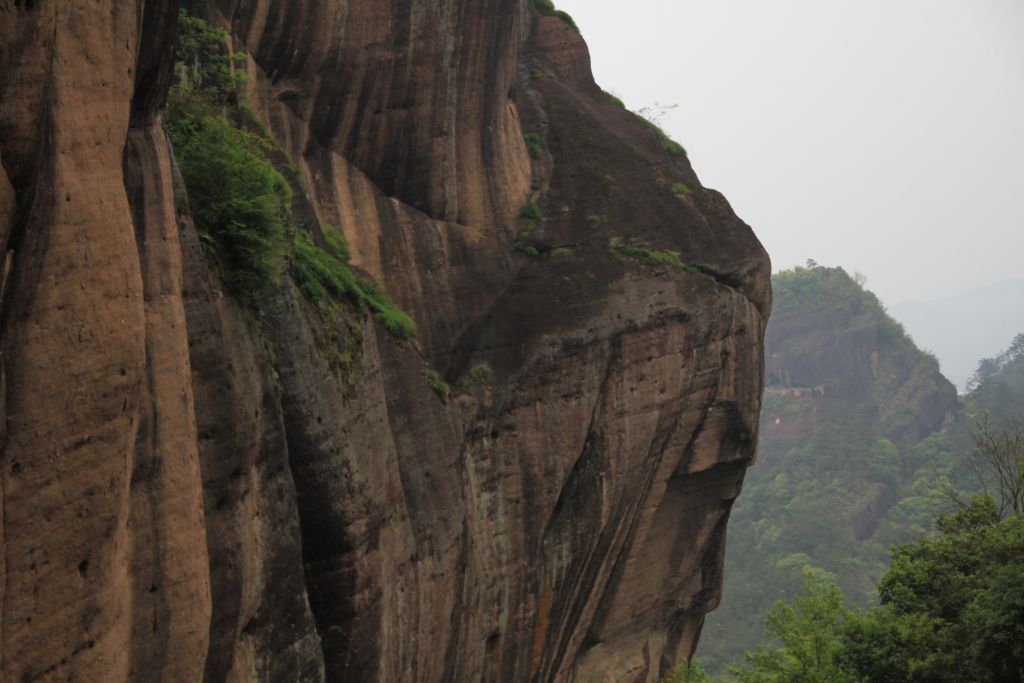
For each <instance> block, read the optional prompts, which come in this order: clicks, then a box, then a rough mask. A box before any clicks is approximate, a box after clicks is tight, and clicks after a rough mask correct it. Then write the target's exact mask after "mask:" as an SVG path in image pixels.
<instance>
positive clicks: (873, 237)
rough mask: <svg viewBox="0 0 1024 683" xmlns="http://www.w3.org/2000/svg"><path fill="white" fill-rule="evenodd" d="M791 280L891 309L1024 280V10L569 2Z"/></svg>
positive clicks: (595, 47) (1018, 6)
mask: <svg viewBox="0 0 1024 683" xmlns="http://www.w3.org/2000/svg"><path fill="white" fill-rule="evenodd" d="M556 4H557V5H558V7H559V9H564V10H566V11H568V12H569V13H570V14H572V16H573V17H574V19H575V20H576V23H577V24H578V25H579V26H580V29H581V30H582V32H583V35H584V37H585V38H586V39H587V43H588V44H589V46H590V51H591V56H592V59H593V65H594V73H595V76H596V77H597V81H598V83H599V84H601V86H602V87H604V88H605V89H606V90H610V91H613V92H615V93H616V94H617V95H619V96H620V97H621V98H622V99H623V100H625V102H626V106H628V107H629V108H630V109H634V110H636V109H639V108H641V107H643V106H645V105H651V104H653V103H654V102H659V103H661V104H678V105H679V106H678V107H677V108H675V109H673V110H670V111H669V112H668V113H667V114H666V116H665V118H664V119H663V122H662V123H663V127H664V128H665V129H666V131H667V132H668V133H669V134H670V135H671V136H672V137H673V138H675V139H676V140H678V141H679V142H680V143H682V144H683V145H684V146H685V147H686V149H687V150H688V151H689V154H690V159H691V160H692V161H693V165H694V168H695V169H696V171H697V173H698V174H699V175H700V177H701V180H702V182H703V183H704V184H705V185H707V186H709V187H714V188H716V189H719V190H721V191H722V192H723V193H724V194H725V195H726V197H728V198H729V201H730V202H731V203H732V205H733V208H734V209H735V210H736V212H737V213H738V214H739V215H740V216H741V217H742V218H743V219H744V220H746V221H747V222H748V223H750V225H751V226H753V228H754V230H755V231H756V232H757V234H758V236H759V237H760V238H761V241H762V242H763V243H764V244H765V246H766V247H767V249H768V251H769V253H770V254H771V256H772V262H773V264H774V266H775V268H776V270H778V269H781V268H786V267H791V266H793V265H797V264H802V263H803V262H804V260H805V259H807V258H814V259H816V260H817V261H818V262H820V263H822V264H826V265H841V266H843V267H845V268H846V269H847V270H849V271H851V272H852V271H854V270H859V271H861V272H863V273H864V274H865V275H866V276H867V277H868V287H869V288H870V289H872V290H874V291H875V292H876V293H877V294H878V295H879V296H880V297H881V298H882V300H883V302H884V303H886V304H895V303H898V302H901V301H905V300H917V299H935V298H939V297H945V296H949V295H952V294H956V293H958V292H963V291H966V290H969V289H973V288H975V287H978V286H981V285H987V284H991V283H994V282H997V281H1000V280H1005V279H1010V278H1019V277H1022V276H1024V1H1022V0H856V1H853V0H631V1H630V2H623V0H556Z"/></svg>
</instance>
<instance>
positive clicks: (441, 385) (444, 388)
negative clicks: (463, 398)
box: [423, 370, 451, 399]
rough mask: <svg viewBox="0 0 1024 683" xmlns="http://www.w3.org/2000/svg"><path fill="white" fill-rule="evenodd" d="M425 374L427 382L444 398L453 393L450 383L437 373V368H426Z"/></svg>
mask: <svg viewBox="0 0 1024 683" xmlns="http://www.w3.org/2000/svg"><path fill="white" fill-rule="evenodd" d="M423 376H424V377H425V378H426V379H427V383H428V384H430V386H431V388H432V389H433V390H434V392H435V393H436V394H437V395H438V396H440V397H441V398H443V399H447V398H448V395H449V394H450V393H451V388H450V387H449V386H448V383H447V382H445V381H444V380H443V379H441V375H439V374H437V371H435V370H426V371H425V372H424V373H423Z"/></svg>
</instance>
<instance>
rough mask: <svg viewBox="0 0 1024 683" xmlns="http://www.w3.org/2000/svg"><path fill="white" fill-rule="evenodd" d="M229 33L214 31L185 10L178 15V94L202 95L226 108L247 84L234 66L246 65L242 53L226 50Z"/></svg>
mask: <svg viewBox="0 0 1024 683" xmlns="http://www.w3.org/2000/svg"><path fill="white" fill-rule="evenodd" d="M227 39H228V32H227V31H225V30H224V29H220V28H214V27H212V26H210V25H209V24H207V23H206V22H205V21H203V20H202V19H199V18H197V17H193V16H191V15H190V14H189V13H188V12H186V11H185V10H183V9H182V10H179V11H178V42H177V44H176V45H175V65H174V66H175V77H176V85H175V87H176V88H177V89H178V94H179V96H180V94H181V93H182V92H183V91H185V92H197V93H201V94H202V97H203V98H204V99H207V100H209V101H212V102H214V103H215V104H218V105H221V106H223V105H225V104H227V103H228V102H229V101H231V100H233V99H234V98H235V94H236V92H237V91H238V88H239V86H241V85H242V84H244V83H245V82H246V76H245V74H244V73H242V72H239V71H236V70H235V68H234V65H235V64H236V63H238V62H244V61H245V55H244V54H243V53H241V52H235V53H230V52H228V50H227Z"/></svg>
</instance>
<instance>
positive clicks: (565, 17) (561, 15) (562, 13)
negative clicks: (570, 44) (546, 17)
mask: <svg viewBox="0 0 1024 683" xmlns="http://www.w3.org/2000/svg"><path fill="white" fill-rule="evenodd" d="M555 16H556V17H558V18H559V19H561V20H562V21H564V22H565V23H567V24H569V27H570V28H571V29H572V30H573V31H576V33H579V32H580V27H579V26H577V25H576V22H575V21H573V18H572V16H570V14H569V13H568V12H565V11H563V10H560V9H558V10H555Z"/></svg>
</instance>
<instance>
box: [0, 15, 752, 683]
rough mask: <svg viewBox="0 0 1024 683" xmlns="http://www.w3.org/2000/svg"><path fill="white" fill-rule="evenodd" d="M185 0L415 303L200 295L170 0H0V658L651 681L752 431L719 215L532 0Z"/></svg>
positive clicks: (305, 178) (746, 256) (744, 275)
mask: <svg viewBox="0 0 1024 683" xmlns="http://www.w3.org/2000/svg"><path fill="white" fill-rule="evenodd" d="M192 4H193V5H196V4H197V3H192ZM198 4H199V5H200V6H199V7H198V8H197V7H193V11H196V12H199V13H201V14H203V16H205V17H206V18H207V19H209V20H210V21H211V22H213V23H216V24H219V25H222V26H224V27H225V28H228V29H229V31H230V34H231V42H232V48H233V49H235V50H238V51H241V52H244V53H245V54H246V55H247V59H248V63H247V69H248V71H249V76H250V78H249V81H248V84H247V86H246V90H247V93H246V97H247V100H248V102H249V103H250V105H251V106H252V108H253V109H254V110H255V112H256V113H257V115H258V116H259V117H260V118H262V119H263V121H264V122H265V124H266V125H267V126H268V129H269V130H270V132H271V134H272V136H273V137H274V138H275V139H276V140H277V141H278V142H279V143H280V145H281V146H282V147H283V149H284V150H285V151H286V152H287V153H288V155H289V156H290V157H291V160H292V162H293V163H294V166H295V167H296V168H297V170H298V173H299V178H298V180H297V182H296V189H297V190H298V191H297V192H296V199H295V206H294V207H293V208H294V212H295V213H296V216H297V219H298V222H299V223H300V225H317V224H321V223H326V224H332V225H336V226H338V227H339V228H340V229H341V230H342V232H343V233H344V234H345V236H346V237H347V238H348V240H349V242H350V244H351V246H352V253H353V264H354V265H355V266H358V267H359V268H361V269H362V270H363V271H365V272H366V273H367V274H369V275H371V276H373V277H375V278H376V279H377V280H378V281H379V282H380V283H382V284H383V285H384V286H385V287H386V289H387V290H388V291H389V292H390V294H391V295H392V297H393V298H394V299H395V300H396V301H397V302H398V303H399V304H400V305H401V306H402V307H403V308H404V309H405V310H406V311H407V312H409V314H410V315H412V316H413V318H414V319H415V322H416V324H417V327H418V330H419V332H418V334H417V337H416V339H415V341H412V342H410V341H398V340H395V339H393V338H392V337H391V336H389V335H388V334H387V332H385V331H384V330H383V328H381V327H380V326H379V325H378V324H377V323H376V322H375V321H374V318H373V317H372V316H370V315H369V314H368V313H367V312H365V311H357V310H350V311H348V312H346V313H339V314H338V315H337V316H334V317H332V318H330V319H327V320H324V319H323V318H322V317H318V316H317V315H316V314H315V313H314V312H313V311H311V309H310V307H309V305H308V304H307V303H305V302H304V300H303V299H302V297H301V295H300V294H298V292H297V290H296V288H295V287H294V285H293V284H292V282H291V280H290V278H289V277H287V276H285V277H284V278H283V279H282V281H281V283H280V285H278V286H276V287H273V288H271V289H272V291H268V292H266V293H264V294H263V295H262V296H261V300H262V303H261V305H260V307H259V310H258V311H255V312H254V311H253V310H250V309H246V308H245V307H243V306H242V305H240V304H238V303H237V302H236V301H235V300H234V299H233V298H232V296H231V295H229V294H226V293H225V292H224V290H223V287H222V285H221V282H220V279H219V277H220V276H219V275H218V271H217V269H216V268H215V267H213V266H212V265H211V262H210V261H209V260H208V258H207V257H206V256H205V255H204V253H203V250H202V249H201V247H200V243H199V240H198V238H197V233H196V231H195V228H194V226H193V223H192V220H191V217H190V214H189V204H188V197H187V192H186V191H185V189H184V184H183V182H182V180H181V178H180V175H179V174H178V172H177V166H176V164H175V159H174V152H173V150H172V149H171V147H170V145H169V144H168V142H167V138H166V136H165V134H164V131H163V128H162V122H161V112H162V109H163V105H164V101H165V97H166V93H167V88H168V86H169V84H170V80H171V75H172V66H173V56H172V52H171V47H172V43H173V37H174V34H175V21H176V20H175V17H176V15H177V7H176V6H175V3H173V2H152V1H151V2H142V1H141V0H136V1H135V2H114V1H113V0H100V1H99V2H97V1H96V0H88V1H86V0H65V1H64V2H60V3H56V2H13V1H11V0H3V1H0V255H2V258H0V266H2V271H0V272H2V280H0V282H2V285H0V288H2V289H0V291H2V292H3V298H2V303H0V306H2V309H0V325H2V327H0V353H2V367H0V371H2V374H0V386H2V388H3V391H0V411H2V413H3V420H2V421H0V444H2V449H3V454H2V484H3V485H2V500H0V503H2V508H0V509H2V522H3V524H2V526H0V528H2V538H0V541H2V544H3V545H2V550H3V552H2V553H0V557H2V564H0V575H2V576H0V578H2V580H0V591H2V594H0V609H2V613H0V623H2V640H0V647H2V649H0V667H2V669H0V670H2V678H3V679H4V680H8V679H9V680H12V681H30V680H31V681H37V680H38V681H56V680H81V681H99V680H103V681H123V680H133V681H134V680H138V681H149V680H167V681H188V682H192V681H197V680H209V681H225V680H231V681H245V680H271V681H277V680H288V681H291V680H303V681H306V680H330V681H382V682H386V681H479V680H488V681H527V680H536V681H548V680H558V681H572V680H576V681H598V680H608V681H623V680H636V681H656V680H658V679H659V678H660V677H661V675H662V674H664V673H666V672H667V671H668V670H670V669H671V668H672V667H673V666H675V665H676V664H677V663H679V662H681V661H682V660H683V658H685V657H687V656H688V655H689V654H690V653H691V652H692V650H693V648H694V646H695V644H696V640H697V637H698V636H699V633H700V628H701V624H702V622H703V616H704V614H705V612H706V611H708V610H709V609H712V608H713V607H714V606H715V604H716V603H717V600H718V596H719V593H720V589H721V567H722V549H723V541H724V534H725V527H726V521H727V518H728V513H729V508H730V505H731V503H732V500H733V499H734V498H735V496H736V495H737V494H738V492H739V488H740V485H741V482H742V478H743V472H744V469H745V467H746V465H747V464H748V461H749V460H750V458H751V456H752V453H753V449H754V445H755V442H756V438H757V414H758V409H759V406H760V399H761V388H762V380H761V377H762V340H763V332H764V325H765V320H766V317H767V315H768V311H769V306H770V303H769V299H770V294H769V283H768V276H769V264H768V259H767V256H766V254H765V252H764V250H763V249H762V248H761V246H760V244H759V243H758V242H757V240H756V238H755V237H754V235H753V234H752V232H751V231H750V229H749V228H748V227H747V226H746V225H745V224H744V223H743V222H742V221H740V220H739V219H738V218H737V217H736V216H735V215H734V214H733V212H732V210H731V209H730V207H729V205H728V203H727V202H726V201H725V199H724V198H722V196H721V195H719V194H718V193H716V192H714V191H712V190H707V189H704V188H703V187H701V185H700V183H699V181H698V179H697V177H696V175H694V173H693V171H692V169H691V168H690V165H689V163H688V161H687V160H686V159H685V157H684V156H676V157H673V156H671V155H670V154H669V153H667V152H666V150H665V148H664V145H663V144H662V143H661V142H659V141H658V140H657V139H656V138H655V137H654V136H652V134H651V132H650V131H649V129H648V128H647V127H646V126H645V125H644V123H643V122H642V121H640V120H639V119H637V118H636V117H635V116H633V115H632V114H630V113H628V112H627V111H625V110H623V109H622V108H620V107H619V106H618V105H616V104H614V103H612V102H610V101H609V100H608V99H607V98H606V96H605V95H604V94H603V93H602V91H601V90H600V89H599V88H598V87H597V86H596V85H595V84H594V82H593V79H592V77H591V74H590V67H589V57H588V54H587V50H586V46H585V44H584V43H583V41H582V39H581V38H580V36H579V35H578V34H577V33H576V32H575V31H574V30H573V29H571V28H570V27H569V26H568V25H567V24H565V23H563V22H562V21H561V20H560V19H558V18H556V17H553V16H545V17H542V16H539V15H538V14H537V12H536V10H534V8H533V6H532V3H527V2H521V1H520V0H473V1H471V2H468V3H463V2H454V0H442V1H440V2H438V1H437V0H431V1H429V2H428V1H427V0H395V1H394V2H388V3H384V2H379V1H378V0H349V1H348V2H346V1H344V0H309V1H303V0H290V1H288V2H270V1H269V0H267V1H258V2H245V3H243V2H224V1H222V2H217V3H215V6H208V7H202V6H201V5H202V3H198ZM524 134H535V135H536V136H537V137H535V138H534V137H531V138H530V139H531V140H537V142H536V143H535V144H536V145H537V146H538V147H539V148H540V149H539V152H540V153H539V154H537V153H534V154H531V153H530V151H529V150H528V147H527V145H526V144H525V143H524ZM535 152H536V150H535ZM533 157H537V158H533ZM677 183H683V184H685V185H686V186H687V188H688V190H687V191H686V192H675V191H673V186H674V185H676V184H677ZM528 202H535V203H537V205H538V206H539V208H540V209H541V211H542V218H541V219H540V220H538V221H535V222H534V224H533V225H532V226H531V227H532V228H533V229H532V230H530V231H526V230H524V226H523V224H522V220H521V219H520V218H519V217H518V214H519V213H520V209H521V207H522V206H523V205H524V204H526V203H528ZM527 232H528V234H525V233H527ZM623 245H627V246H628V245H633V246H635V247H637V248H638V249H640V250H641V251H642V250H648V251H649V252H651V251H653V252H665V251H673V252H678V254H679V256H678V260H679V262H680V263H682V264H685V266H686V267H683V268H680V267H677V266H675V265H672V264H667V263H664V262H661V263H652V262H651V261H650V259H646V258H643V257H642V256H641V257H638V256H637V252H636V250H634V252H633V253H632V254H630V253H624V252H623V250H621V249H620V248H619V247H621V246H623ZM627 251H628V250H627ZM339 356H340V357H343V358H344V359H345V362H346V367H345V372H339V371H338V370H337V367H336V366H337V362H336V361H337V358H338V357H339ZM428 367H429V368H433V369H435V370H436V371H437V372H439V373H440V374H441V375H442V376H443V377H444V378H445V379H446V380H447V381H448V382H449V383H450V384H451V385H452V386H453V387H460V388H461V390H460V391H456V392H453V395H452V396H450V397H448V398H447V399H443V398H442V397H440V396H439V395H438V394H437V393H436V392H435V391H434V389H433V388H432V387H431V385H430V384H429V383H428V382H427V381H426V380H425V378H424V372H425V370H426V369H427V368H428Z"/></svg>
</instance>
